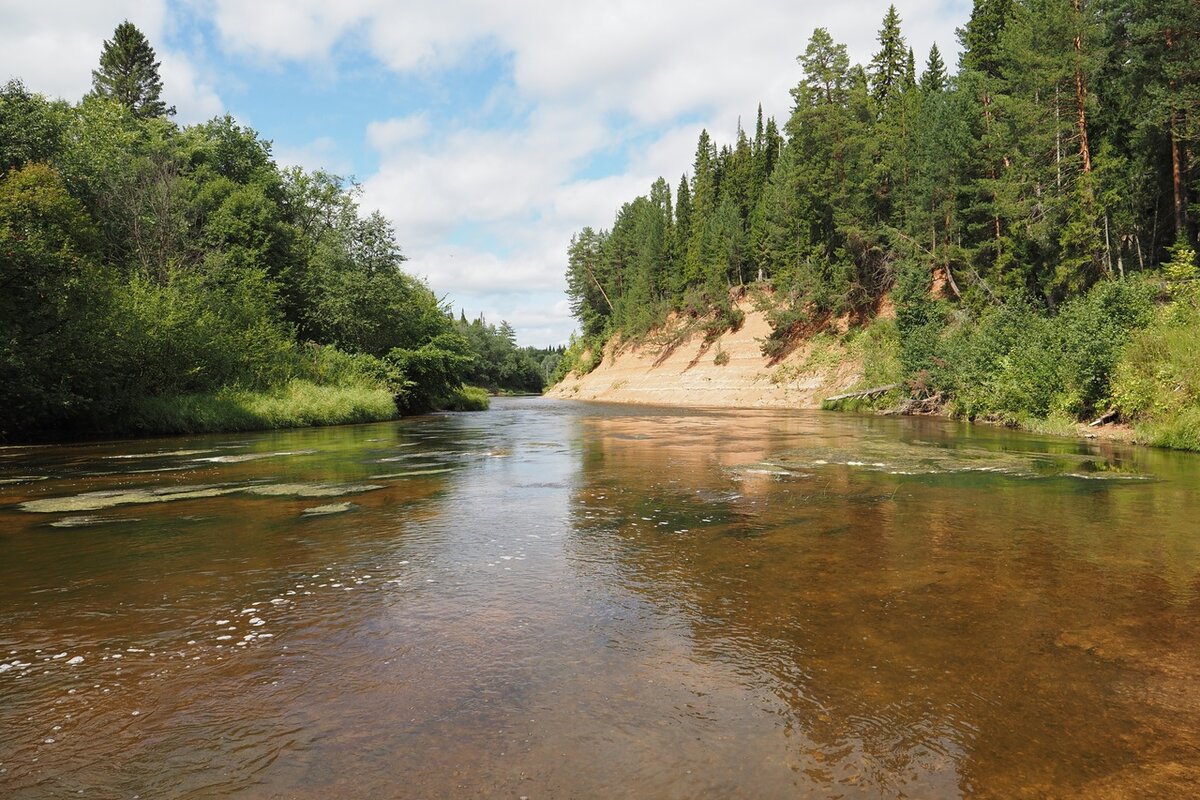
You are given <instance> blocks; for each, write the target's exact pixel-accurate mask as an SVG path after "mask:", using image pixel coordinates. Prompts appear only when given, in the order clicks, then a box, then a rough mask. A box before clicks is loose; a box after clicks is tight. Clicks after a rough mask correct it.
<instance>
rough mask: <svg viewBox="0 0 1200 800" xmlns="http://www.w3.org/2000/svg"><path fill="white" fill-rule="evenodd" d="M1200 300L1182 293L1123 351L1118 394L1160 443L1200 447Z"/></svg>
mask: <svg viewBox="0 0 1200 800" xmlns="http://www.w3.org/2000/svg"><path fill="white" fill-rule="evenodd" d="M1197 342H1200V298H1198V297H1195V296H1191V297H1181V298H1180V299H1178V300H1176V302H1174V303H1172V304H1171V305H1170V306H1167V307H1166V308H1164V309H1163V310H1162V311H1161V312H1160V313H1159V315H1158V317H1157V319H1155V321H1154V323H1153V324H1152V325H1150V326H1149V327H1148V328H1146V329H1145V330H1144V331H1141V332H1139V333H1138V334H1137V335H1135V336H1134V337H1133V338H1132V339H1131V341H1130V342H1129V345H1128V346H1127V347H1126V348H1125V350H1124V352H1123V353H1122V357H1121V360H1120V362H1119V363H1118V364H1117V368H1116V370H1115V375H1114V379H1113V398H1114V401H1115V403H1116V405H1117V407H1118V408H1119V409H1120V410H1121V413H1122V414H1123V415H1124V416H1126V417H1127V418H1129V419H1132V420H1133V421H1134V423H1135V425H1136V426H1137V430H1138V438H1139V439H1141V440H1144V441H1147V442H1149V443H1150V444H1154V445H1157V446H1159V447H1171V448H1175V449H1177V450H1200V347H1198V346H1197Z"/></svg>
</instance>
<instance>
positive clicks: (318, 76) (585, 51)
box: [0, 0, 970, 345]
mask: <svg viewBox="0 0 1200 800" xmlns="http://www.w3.org/2000/svg"><path fill="white" fill-rule="evenodd" d="M887 5H888V4H887V2H877V1H876V0H864V1H863V2H842V3H829V2H827V0H825V1H824V2H813V1H812V0H790V2H788V1H786V0H761V1H760V2H725V1H722V2H712V1H710V0H691V2H680V1H678V0H660V1H659V2H655V3H646V2H644V1H643V0H639V1H638V2H626V1H625V0H618V1H611V0H610V2H605V3H589V4H578V3H572V2H568V1H566V0H557V1H555V2H552V1H551V0H524V1H523V2H516V1H515V0H511V1H510V2H502V3H498V2H495V1H494V0H490V1H489V0H441V2H439V3H416V2H388V0H338V1H337V2H336V3H335V2H331V1H330V0H109V1H106V2H99V1H98V0H45V1H44V2H39V3H35V2H29V0H22V1H21V2H16V1H15V0H0V80H6V79H7V78H9V77H18V78H21V79H22V80H24V82H25V83H26V85H27V86H28V87H29V88H31V89H33V90H35V91H40V92H44V93H46V94H47V95H51V96H59V97H64V98H67V99H69V100H76V99H78V98H79V97H81V96H82V95H83V94H84V93H85V92H86V91H87V90H88V88H89V86H90V76H91V69H92V68H93V67H94V66H95V64H96V62H97V59H98V57H99V53H100V47H101V45H102V42H103V40H104V39H105V38H109V37H110V36H111V34H112V30H113V28H114V27H115V26H116V25H117V24H118V23H120V22H121V21H122V20H123V19H129V20H130V21H132V22H133V23H134V24H136V25H137V26H138V27H139V28H141V29H142V30H143V32H145V33H146V34H147V36H148V37H149V38H150V40H151V43H152V44H153V45H154V46H155V48H156V50H157V52H158V55H159V57H160V58H161V59H162V62H163V66H162V74H163V79H164V83H165V92H164V93H165V95H166V99H167V100H168V102H170V103H173V104H174V105H175V106H176V107H177V108H178V111H179V114H178V117H177V120H178V121H179V122H181V123H184V124H186V123H190V122H196V121H200V120H204V119H207V118H210V117H212V116H213V115H215V114H223V113H229V114H232V115H233V116H234V117H236V118H237V119H238V120H239V121H240V122H242V123H243V124H246V125H249V126H250V127H252V128H254V129H255V130H257V131H258V132H259V133H260V135H262V136H263V137H264V138H267V139H270V140H271V141H272V142H273V143H274V152H275V155H276V158H277V160H278V161H280V162H284V163H289V164H298V165H300V166H303V167H306V168H309V169H316V168H325V169H328V170H330V171H333V172H337V173H338V174H343V175H347V176H350V175H352V176H354V177H355V179H356V180H357V181H359V182H360V183H361V185H362V188H363V195H362V204H363V207H364V209H365V210H379V211H381V212H382V213H384V214H385V215H386V216H387V217H388V218H389V219H391V220H392V222H393V224H394V225H395V227H396V231H397V234H398V237H399V239H400V242H401V245H402V247H403V248H404V251H405V253H406V254H407V255H408V257H409V259H410V260H409V263H408V265H407V266H408V269H409V270H410V271H411V272H413V273H414V274H417V275H420V276H422V277H424V278H425V279H426V280H427V281H428V282H429V284H430V286H431V287H432V288H433V289H434V291H435V292H437V293H438V294H439V295H441V296H444V297H445V298H446V300H447V302H449V303H451V304H452V305H453V306H454V308H455V309H456V310H458V309H465V310H466V312H467V314H468V316H470V317H474V316H476V315H478V314H481V313H482V314H484V315H485V316H486V317H487V318H488V319H489V320H491V321H493V322H499V321H500V320H501V319H507V320H508V321H509V322H511V323H512V324H513V326H514V327H515V328H516V330H517V333H518V339H519V341H520V342H521V343H523V344H534V345H547V344H558V343H563V342H565V341H566V339H567V337H568V336H569V334H570V332H571V331H572V330H573V328H574V321H573V320H571V318H570V312H569V309H568V308H567V303H566V298H565V296H564V295H563V288H564V281H563V271H564V268H565V262H566V249H567V245H568V243H569V240H570V237H571V234H572V233H573V232H575V231H577V230H579V229H580V228H582V227H583V226H585V225H590V226H592V227H595V228H605V227H608V226H609V225H610V224H611V222H612V218H613V214H614V213H615V211H616V209H617V207H618V206H619V205H620V204H621V203H622V202H625V201H628V200H631V199H632V198H633V197H635V196H636V195H638V194H642V193H645V192H647V191H648V189H649V186H650V184H651V183H652V182H653V180H654V179H655V178H656V177H658V176H659V175H663V176H665V177H666V178H667V179H668V181H669V182H670V183H671V185H672V186H674V185H676V184H677V183H678V181H679V176H680V174H682V173H683V172H685V171H686V170H687V169H688V165H689V164H690V162H691V160H692V156H693V153H694V148H695V142H696V137H697V136H698V134H699V131H700V129H701V128H702V127H707V128H708V129H709V131H710V132H711V133H713V135H714V136H715V138H716V139H717V140H718V142H724V141H729V140H730V139H731V138H732V137H733V135H734V132H735V130H736V126H737V123H738V118H739V116H740V117H741V118H742V119H743V120H744V121H745V123H746V124H747V126H749V125H752V124H753V117H754V113H755V108H756V106H757V104H758V103H760V102H761V103H762V104H763V108H764V110H765V112H766V113H767V114H768V115H774V116H775V117H776V118H777V119H779V120H780V121H781V122H782V121H783V120H784V119H786V117H787V114H788V111H789V100H790V98H789V96H788V89H789V88H790V87H791V86H793V85H795V83H796V81H797V80H798V79H799V77H800V73H799V68H798V67H797V66H796V63H795V57H796V55H797V54H798V53H800V52H801V51H802V50H803V49H804V46H805V44H806V43H807V40H808V37H809V35H810V34H811V33H812V30H813V29H814V28H815V27H818V26H822V27H826V28H828V29H829V30H830V33H831V34H832V35H833V37H834V38H835V39H836V40H838V41H841V42H845V43H846V44H847V45H848V46H849V48H850V54H851V57H852V58H853V59H855V60H856V61H865V60H867V59H868V58H869V57H870V54H871V52H872V49H873V48H874V45H875V41H874V40H875V35H876V33H877V30H878V28H879V23H880V20H881V19H882V18H883V15H884V12H885V11H886V8H887ZM897 8H898V10H899V12H900V15H901V17H902V19H903V20H904V32H905V34H906V36H907V37H908V41H909V44H910V45H911V46H912V47H913V49H914V50H915V51H916V53H917V59H918V62H923V61H924V55H925V53H926V52H927V51H928V48H929V45H930V44H932V43H933V42H935V41H936V42H937V44H938V46H939V47H940V48H941V50H942V52H943V53H944V54H946V55H947V61H950V62H951V63H953V61H954V56H953V54H954V53H956V52H957V48H956V43H955V36H954V29H955V27H956V26H958V25H961V24H963V22H965V20H966V18H967V16H968V14H969V10H970V3H969V0H952V1H945V0H940V1H939V0H910V1H909V2H900V3H898V4H897Z"/></svg>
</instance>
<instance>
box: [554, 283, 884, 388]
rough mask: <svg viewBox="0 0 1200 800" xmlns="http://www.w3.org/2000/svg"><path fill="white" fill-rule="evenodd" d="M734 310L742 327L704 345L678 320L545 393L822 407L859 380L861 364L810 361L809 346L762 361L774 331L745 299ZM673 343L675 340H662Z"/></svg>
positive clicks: (610, 351)
mask: <svg viewBox="0 0 1200 800" xmlns="http://www.w3.org/2000/svg"><path fill="white" fill-rule="evenodd" d="M739 308H741V310H742V312H743V313H744V314H745V315H746V319H745V322H744V323H743V324H742V326H741V328H739V329H738V330H737V331H726V332H725V333H724V334H722V335H721V336H720V337H719V338H717V339H716V340H715V341H713V342H708V343H706V342H705V340H704V332H703V331H702V330H697V331H695V332H693V333H692V334H691V335H690V336H679V334H680V333H681V332H682V331H683V330H684V327H683V322H682V321H681V320H679V319H672V320H671V321H669V322H668V324H667V325H666V326H665V327H664V330H663V331H659V332H658V333H657V334H656V335H654V336H651V337H649V339H650V342H649V343H645V344H642V345H640V346H633V345H626V346H622V345H621V344H620V343H615V342H610V343H609V345H608V346H607V347H606V348H605V353H604V361H603V363H601V365H600V366H598V367H597V368H596V369H595V370H593V371H592V372H590V373H589V374H587V375H584V376H578V375H569V376H567V377H566V378H565V379H564V380H563V381H562V382H561V383H559V384H558V385H556V386H554V387H553V388H551V389H550V390H549V391H548V392H547V393H546V394H547V396H549V397H559V398H565V399H575V400H598V401H605V402H613V403H635V404H644V405H664V406H707V407H718V408H820V406H821V401H822V400H823V399H824V398H826V397H829V396H830V395H834V394H838V393H839V392H843V391H846V390H847V389H848V388H849V387H851V386H852V385H854V384H855V383H856V382H857V381H858V380H859V378H860V377H861V372H862V366H861V364H859V363H856V362H855V361H853V360H849V361H838V360H833V359H828V358H814V357H813V346H812V345H811V344H810V343H807V342H805V343H801V344H800V345H799V346H798V347H797V348H796V350H795V351H793V352H791V353H789V354H788V355H787V356H786V357H785V358H783V359H781V360H772V359H769V358H767V357H766V356H764V355H763V354H762V344H761V340H763V339H765V338H766V337H767V336H769V335H770V333H771V326H770V324H769V323H768V322H767V319H766V315H764V314H763V313H762V312H761V311H758V310H757V309H755V308H754V306H753V305H752V304H750V303H748V302H744V303H742V304H741V305H740V306H739ZM672 339H678V341H671V343H670V344H667V343H666V342H667V341H668V340H672Z"/></svg>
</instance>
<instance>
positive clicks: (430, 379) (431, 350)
mask: <svg viewBox="0 0 1200 800" xmlns="http://www.w3.org/2000/svg"><path fill="white" fill-rule="evenodd" d="M472 359H473V356H472V354H471V351H470V348H469V346H468V345H467V342H466V340H464V339H463V338H462V337H461V336H459V335H458V334H457V333H454V332H447V333H443V334H439V335H438V336H435V337H434V338H433V339H431V340H429V341H428V342H425V343H424V344H422V345H421V346H420V347H416V348H402V347H397V348H394V349H392V350H391V351H390V352H389V353H388V354H387V355H386V356H385V357H384V360H385V361H386V362H387V363H388V365H389V366H391V367H393V368H395V370H396V371H397V372H398V373H399V374H400V375H402V376H404V380H405V381H407V382H408V384H407V387H406V388H405V390H404V391H403V392H401V393H400V394H399V395H398V396H397V398H396V403H397V405H399V407H400V410H401V411H402V412H403V413H405V414H419V413H422V412H425V411H430V410H432V409H435V408H439V407H440V406H441V405H442V403H443V402H444V401H446V400H447V399H448V398H450V397H451V396H452V395H453V394H455V393H456V392H458V391H459V390H460V389H461V387H462V376H463V374H464V373H465V371H466V369H467V368H468V367H469V366H470V364H471V361H472Z"/></svg>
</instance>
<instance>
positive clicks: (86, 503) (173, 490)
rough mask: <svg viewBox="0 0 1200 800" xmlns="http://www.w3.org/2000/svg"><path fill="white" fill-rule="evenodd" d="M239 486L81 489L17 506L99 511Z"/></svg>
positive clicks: (212, 494)
mask: <svg viewBox="0 0 1200 800" xmlns="http://www.w3.org/2000/svg"><path fill="white" fill-rule="evenodd" d="M241 490H242V487H240V486H233V487H230V486H228V485H220V484H218V485H211V484H210V485H207V486H171V487H165V488H158V489H116V490H109V491H103V492H84V493H83V494H77V495H73V496H70V497H46V498H42V499H40V500H27V501H26V502H24V503H21V504H20V505H19V506H17V508H19V509H21V510H22V511H29V512H32V513H35V514H64V513H67V514H69V513H72V512H76V511H100V510H102V509H105V508H113V507H114V506H125V505H145V504H148V503H169V502H172V501H175V500H198V499H201V498H206V497H221V496H222V495H227V494H233V493H234V492H238V491H241Z"/></svg>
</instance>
